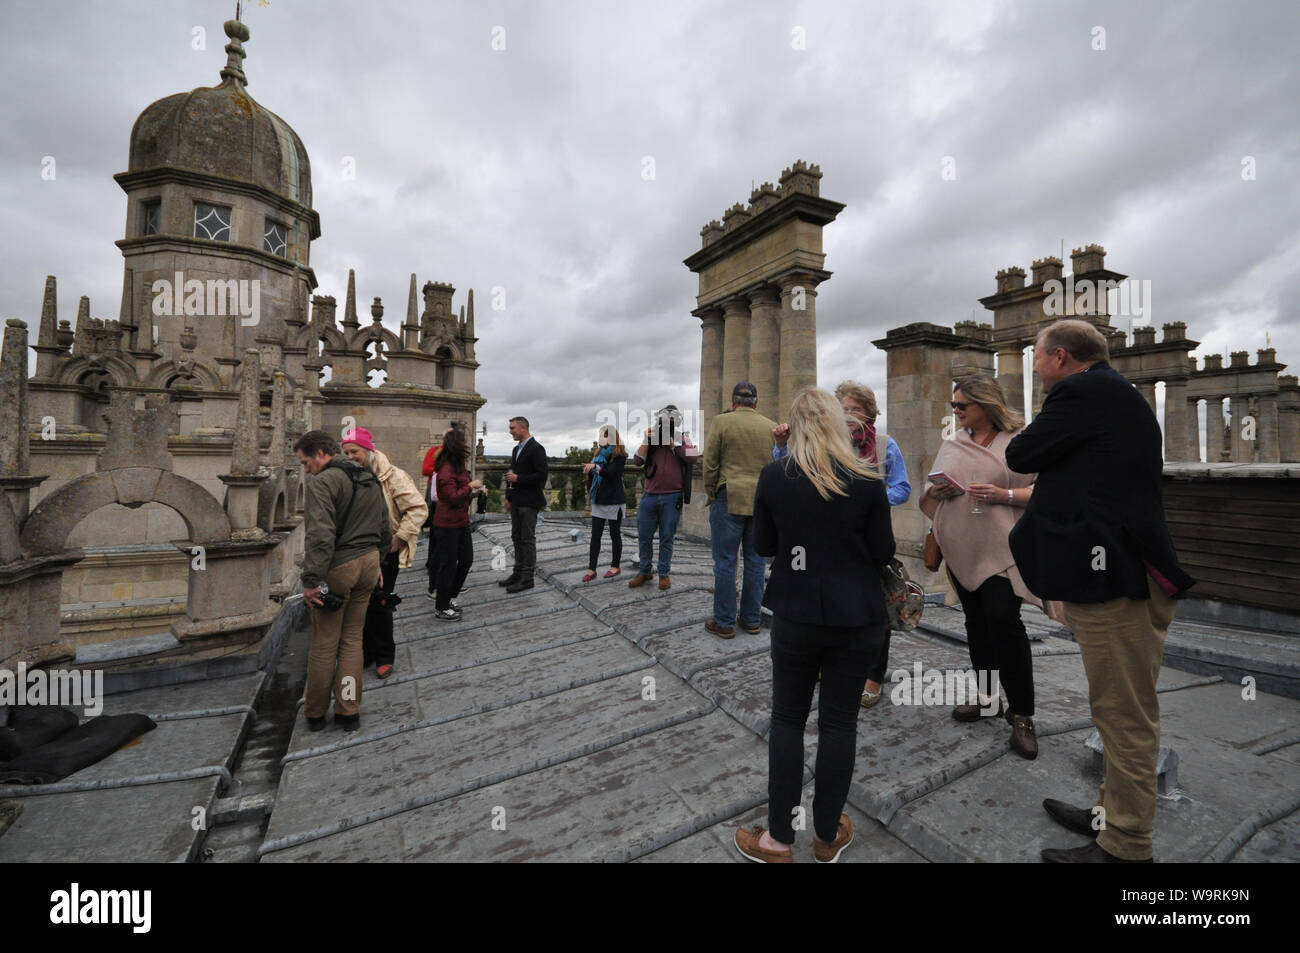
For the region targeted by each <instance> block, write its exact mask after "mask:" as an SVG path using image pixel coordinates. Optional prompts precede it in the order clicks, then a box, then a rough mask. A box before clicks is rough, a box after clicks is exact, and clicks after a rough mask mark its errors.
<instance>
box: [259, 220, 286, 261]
mask: <svg viewBox="0 0 1300 953" xmlns="http://www.w3.org/2000/svg"><path fill="white" fill-rule="evenodd" d="M285 235H286V229H285V227H284V224H283V223H282V222H277V221H274V220H273V219H269V218H268V219H267V220H266V223H265V227H264V228H263V229H262V250H263V251H269V252H270V253H271V254H272V255H279V256H280V257H281V258H286V257H288V255H289V245H288V242H287V240H286V237H285Z"/></svg>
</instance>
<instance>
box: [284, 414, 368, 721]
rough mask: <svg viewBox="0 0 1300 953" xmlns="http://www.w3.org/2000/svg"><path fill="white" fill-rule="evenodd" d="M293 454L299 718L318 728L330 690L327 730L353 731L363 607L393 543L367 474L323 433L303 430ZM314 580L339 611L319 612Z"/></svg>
mask: <svg viewBox="0 0 1300 953" xmlns="http://www.w3.org/2000/svg"><path fill="white" fill-rule="evenodd" d="M293 449H294V450H295V451H296V452H297V454H298V460H299V462H300V463H302V466H303V469H304V470H306V472H307V473H308V474H310V475H311V479H309V480H308V481H307V506H306V523H307V525H306V531H305V532H306V538H305V544H304V552H303V558H302V586H303V590H302V596H303V601H304V602H306V603H307V605H309V606H311V607H312V610H313V611H312V614H311V623H312V636H311V652H310V654H309V655H308V658H307V689H306V693H305V694H306V701H305V704H304V705H303V714H305V715H306V716H307V724H308V726H309V727H310V728H311V730H312V731H317V730H319V729H321V728H323V727H324V726H325V709H327V708H328V707H329V703H330V694H331V689H332V692H333V695H334V722H335V724H337V725H340V726H341V727H343V729H344V730H346V731H354V730H355V729H356V728H357V727H359V726H360V723H361V715H360V710H361V673H362V670H363V667H364V666H363V661H362V641H361V636H362V630H363V628H364V626H365V620H366V609H367V607H368V606H369V604H370V593H371V591H372V590H373V589H374V588H375V587H376V586H377V585H379V584H380V572H379V560H380V553H387V552H388V548H389V546H390V545H391V544H392V538H393V537H392V529H391V528H390V526H389V522H388V507H387V504H386V503H385V502H384V491H383V489H382V488H381V487H380V485H379V481H378V480H377V479H376V478H375V475H374V474H373V473H372V472H371V471H370V470H367V469H366V468H364V467H358V466H357V465H356V464H355V463H353V462H352V461H351V460H349V459H348V458H347V457H345V456H344V455H343V452H342V450H341V449H340V447H339V444H338V441H336V440H335V439H334V438H333V437H331V436H330V435H329V434H327V433H325V432H324V431H322V430H309V431H308V432H307V433H305V434H303V435H302V436H301V437H299V438H298V442H297V443H295V444H294V447H293ZM354 477H356V480H355V482H354ZM322 582H325V583H327V584H328V585H329V595H330V596H332V597H338V598H339V599H341V600H343V604H342V606H340V607H339V608H337V609H334V610H330V609H328V608H325V604H324V602H323V600H322V598H321V596H322V593H321V583H322Z"/></svg>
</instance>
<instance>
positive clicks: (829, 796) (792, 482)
mask: <svg viewBox="0 0 1300 953" xmlns="http://www.w3.org/2000/svg"><path fill="white" fill-rule="evenodd" d="M788 446H789V454H788V455H787V456H786V457H784V458H782V459H781V460H779V461H777V462H775V463H770V464H768V465H767V466H766V467H764V468H763V472H762V473H761V474H760V475H759V478H758V488H757V490H756V491H755V494H754V546H755V548H756V549H757V550H758V552H759V553H760V554H761V555H763V556H772V557H775V559H774V561H773V563H772V577H771V580H770V581H769V582H768V584H767V591H766V592H765V594H764V596H763V605H765V606H767V607H768V608H769V609H771V610H772V615H773V619H772V727H771V731H770V733H769V736H768V820H769V822H770V823H771V825H772V830H771V832H768V831H766V830H764V829H763V828H761V827H754V828H750V829H748V830H740V831H737V832H736V836H735V842H736V847H737V849H738V850H739V851H740V852H741V853H742V854H743V855H744V856H745V857H746V858H748V859H749V860H753V861H758V862H760V863H789V862H790V861H791V860H792V856H791V850H790V847H791V845H792V844H793V843H794V829H793V825H792V820H793V813H794V810H795V808H797V807H798V805H799V800H800V794H801V792H802V789H803V770H804V763H803V737H804V726H805V724H806V723H807V721H808V712H809V710H810V709H811V707H812V697H813V690H814V689H815V688H816V687H817V678H818V672H820V673H821V689H820V701H819V703H818V708H817V728H818V740H817V763H816V767H815V768H814V774H815V775H816V779H817V780H816V785H815V788H814V797H813V831H814V833H815V835H816V836H815V837H814V838H813V854H814V855H815V857H816V859H817V861H818V862H820V863H834V862H835V861H836V860H838V859H839V856H840V853H841V852H842V851H843V850H844V848H845V847H847V846H848V845H849V843H850V842H851V841H852V840H853V824H852V822H851V821H850V820H849V817H848V815H847V814H844V813H842V812H843V810H844V802H845V800H846V799H847V797H848V793H849V783H850V781H851V780H852V777H853V763H854V759H855V756H856V753H857V739H858V701H859V698H860V696H861V694H862V685H863V683H864V682H865V681H866V678H867V673H868V671H869V669H870V668H871V663H872V661H873V659H875V658H876V657H877V656H878V654H879V652H880V649H881V646H882V644H883V642H884V640H885V638H886V637H887V635H888V631H889V621H888V616H887V615H886V612H885V602H884V597H883V595H882V593H881V586H880V570H881V568H882V567H883V566H885V565H886V564H887V563H888V562H889V561H890V560H891V559H892V558H893V556H894V533H893V530H892V528H891V526H890V521H889V500H888V498H887V497H886V496H885V485H884V481H883V480H882V479H881V476H880V474H879V472H877V470H876V468H874V467H872V466H871V465H870V464H869V463H867V462H866V461H864V460H863V459H862V458H861V457H859V456H858V454H857V452H856V451H855V450H854V449H853V446H852V444H851V443H850V441H849V431H848V426H847V423H846V421H845V418H844V411H843V410H842V409H841V407H840V404H839V402H838V401H837V400H836V399H835V397H834V396H833V395H832V394H830V393H828V392H826V391H824V390H818V389H816V388H805V389H804V390H802V391H800V392H799V394H798V395H797V396H796V397H795V399H794V403H793V404H792V405H791V407H790V436H789V442H788Z"/></svg>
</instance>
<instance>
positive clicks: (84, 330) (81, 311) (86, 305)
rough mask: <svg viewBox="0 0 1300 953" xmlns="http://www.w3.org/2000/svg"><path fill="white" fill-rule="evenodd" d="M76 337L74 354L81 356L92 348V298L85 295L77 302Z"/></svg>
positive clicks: (73, 343)
mask: <svg viewBox="0 0 1300 953" xmlns="http://www.w3.org/2000/svg"><path fill="white" fill-rule="evenodd" d="M75 331H76V337H74V338H73V339H72V356H73V357H81V356H82V355H83V354H89V353H90V352H91V350H92V347H91V344H90V299H89V298H88V297H86V296H85V295H82V296H81V300H80V301H78V302H77V327H76V329H75Z"/></svg>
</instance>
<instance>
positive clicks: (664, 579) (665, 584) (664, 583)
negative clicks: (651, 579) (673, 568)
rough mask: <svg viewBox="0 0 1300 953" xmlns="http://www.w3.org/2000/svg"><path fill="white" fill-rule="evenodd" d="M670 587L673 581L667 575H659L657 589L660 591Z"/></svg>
mask: <svg viewBox="0 0 1300 953" xmlns="http://www.w3.org/2000/svg"><path fill="white" fill-rule="evenodd" d="M672 587H673V581H672V580H671V579H669V578H668V576H667V575H663V576H660V577H659V589H660V590H661V591H662V590H664V589H671V588H672Z"/></svg>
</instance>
